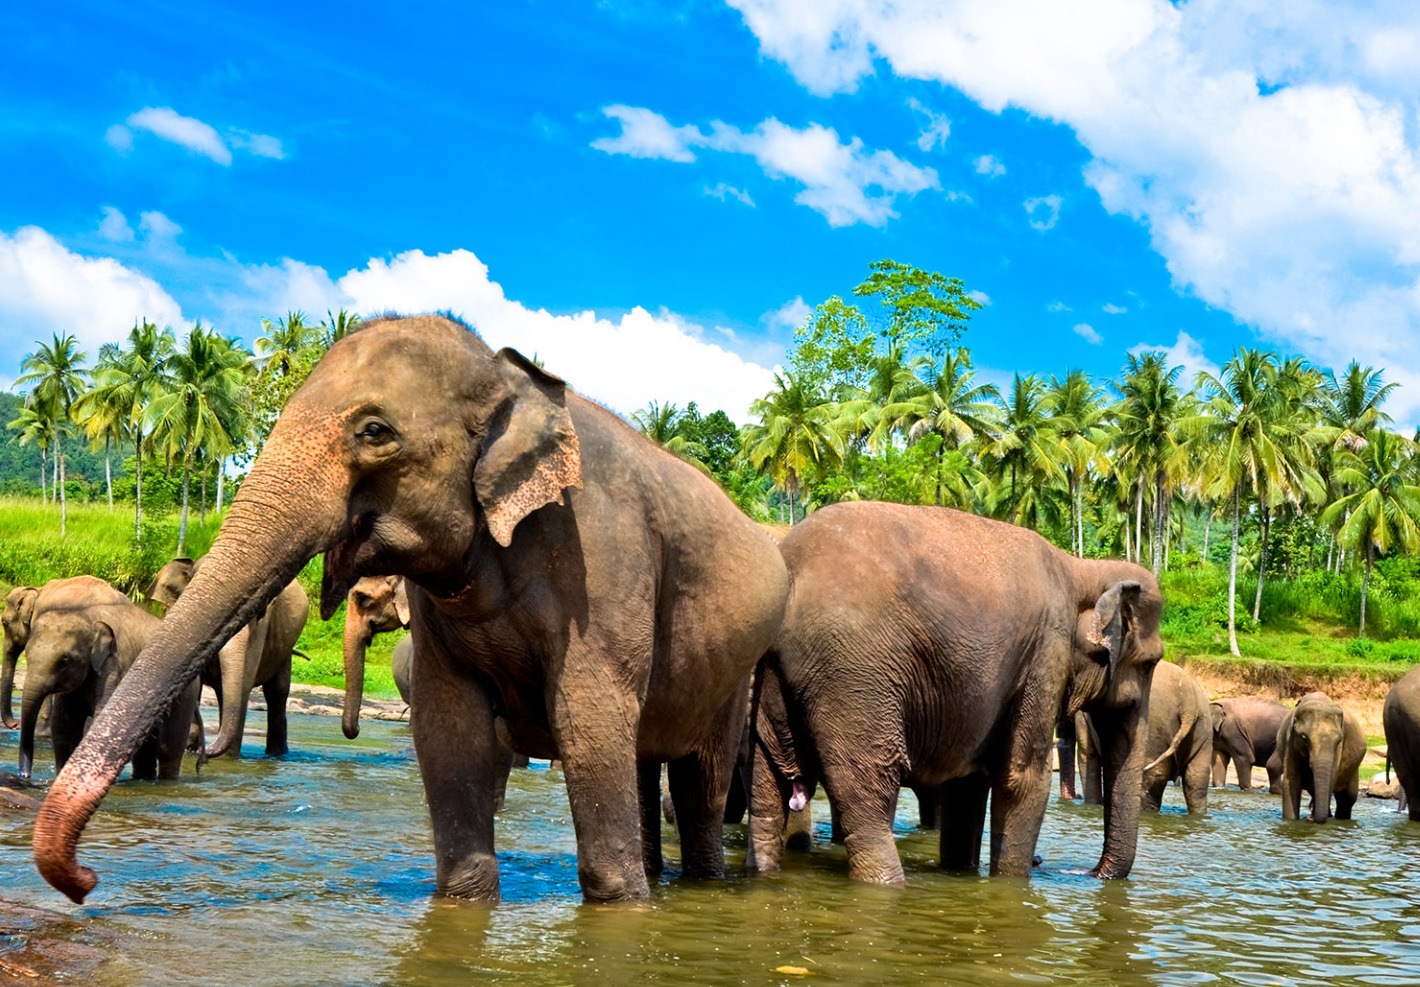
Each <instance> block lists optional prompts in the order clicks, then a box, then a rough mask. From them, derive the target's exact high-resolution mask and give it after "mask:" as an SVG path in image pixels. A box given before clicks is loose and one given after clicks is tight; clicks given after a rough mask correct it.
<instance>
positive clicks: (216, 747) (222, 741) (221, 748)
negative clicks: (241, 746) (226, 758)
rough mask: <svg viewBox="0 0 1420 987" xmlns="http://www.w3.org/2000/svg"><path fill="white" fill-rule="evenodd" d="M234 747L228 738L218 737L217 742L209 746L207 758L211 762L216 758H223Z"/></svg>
mask: <svg viewBox="0 0 1420 987" xmlns="http://www.w3.org/2000/svg"><path fill="white" fill-rule="evenodd" d="M231 747H232V741H231V739H230V738H228V737H222V736H219V737H217V739H216V740H214V741H212V743H210V744H208V745H207V750H206V756H207V758H208V759H209V760H210V759H211V758H214V757H221V756H222V755H223V754H225V753H227V751H228V750H230V749H231Z"/></svg>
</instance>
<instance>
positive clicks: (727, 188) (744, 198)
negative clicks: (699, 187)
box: [705, 182, 754, 209]
mask: <svg viewBox="0 0 1420 987" xmlns="http://www.w3.org/2000/svg"><path fill="white" fill-rule="evenodd" d="M705 194H706V195H709V196H713V197H714V198H716V199H719V200H720V201H721V202H724V201H726V200H727V199H736V200H738V201H740V202H743V203H744V204H745V205H747V206H749V207H750V208H751V209H753V208H754V200H753V199H751V198H750V196H749V193H748V192H746V191H745V190H744V189H739V188H735V187H734V186H733V185H727V184H726V183H725V182H720V183H719V184H717V185H715V186H714V187H713V188H706V189H705Z"/></svg>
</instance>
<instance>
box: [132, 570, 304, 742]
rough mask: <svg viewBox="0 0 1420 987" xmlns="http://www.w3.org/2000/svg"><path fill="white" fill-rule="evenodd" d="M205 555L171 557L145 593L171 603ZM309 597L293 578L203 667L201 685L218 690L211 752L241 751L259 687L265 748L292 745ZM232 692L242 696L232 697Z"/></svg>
mask: <svg viewBox="0 0 1420 987" xmlns="http://www.w3.org/2000/svg"><path fill="white" fill-rule="evenodd" d="M202 565H203V559H197V560H196V561H193V560H192V559H173V560H172V561H171V562H169V563H167V564H166V565H165V566H163V568H162V569H160V570H158V574H157V576H156V577H154V579H153V583H152V585H151V586H149V587H148V592H147V594H146V595H147V598H148V600H149V601H150V602H154V603H158V604H160V605H162V606H163V607H164V608H171V607H172V605H173V604H174V603H176V602H177V600H178V599H179V598H180V597H181V596H182V594H183V592H184V590H185V589H186V588H187V586H188V585H189V584H190V583H191V582H192V580H193V578H194V577H195V575H196V574H197V572H198V571H200V570H201V568H202ZM310 612H311V602H310V600H309V599H308V598H307V596H306V591H305V590H304V589H302V588H301V584H300V583H299V582H297V581H296V580H294V579H293V580H291V582H290V583H288V584H287V585H286V587H285V588H284V589H282V590H281V592H280V593H278V594H277V596H276V598H275V599H274V600H272V601H271V603H270V605H268V606H267V607H266V609H265V610H263V611H262V612H261V613H260V614H259V615H258V616H257V617H256V618H255V619H253V620H251V621H250V622H248V623H247V624H246V625H245V626H243V627H242V628H240V629H239V630H238V631H237V632H236V633H235V634H234V635H232V637H231V638H230V639H229V640H228V641H227V642H226V644H224V645H223V646H222V648H221V650H220V651H219V652H218V654H217V655H216V656H215V657H214V658H212V659H210V660H208V662H207V664H206V665H205V666H204V667H203V669H202V684H203V685H206V686H210V687H211V688H212V691H213V692H215V693H216V694H217V708H218V728H217V736H216V737H215V738H213V740H212V743H211V744H209V745H207V749H206V756H207V757H221V756H222V755H224V754H230V755H231V756H232V757H241V755H242V734H244V733H245V732H246V718H247V703H248V698H249V697H250V695H251V691H252V690H253V689H255V688H256V687H257V686H261V692H262V696H263V697H264V698H265V699H266V753H267V755H268V756H271V757H282V756H284V755H285V754H286V753H287V752H288V750H289V746H288V744H287V739H286V738H287V729H286V701H287V699H289V698H290V695H291V655H292V654H293V653H294V652H295V649H296V642H297V641H298V640H299V639H300V637H301V631H302V630H304V629H305V626H306V619H307V618H308V617H309V616H310ZM232 697H240V698H239V699H238V700H237V701H233V698H232Z"/></svg>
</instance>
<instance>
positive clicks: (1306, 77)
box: [729, 0, 1420, 411]
mask: <svg viewBox="0 0 1420 987" xmlns="http://www.w3.org/2000/svg"><path fill="white" fill-rule="evenodd" d="M729 2H730V4H731V5H732V6H734V7H736V8H737V9H739V10H740V11H741V13H742V14H743V17H744V19H745V22H746V24H747V25H748V26H749V27H750V29H751V30H752V31H753V32H754V33H755V34H756V35H757V37H758V38H759V42H760V46H761V50H762V51H763V52H764V54H766V55H767V56H769V57H773V58H776V59H779V60H780V61H782V62H784V63H785V64H786V65H787V66H788V67H789V69H790V70H791V71H792V72H793V73H794V75H795V76H796V77H797V78H798V79H799V80H800V82H802V83H803V84H804V85H805V86H807V87H808V88H809V89H811V90H813V91H814V92H816V93H820V94H828V93H832V92H838V91H847V90H851V89H853V88H854V87H855V86H856V85H857V84H858V81H859V80H860V79H862V78H863V77H865V76H868V75H871V74H873V73H874V72H875V71H876V67H877V65H878V64H883V65H886V66H887V67H889V68H890V69H891V71H892V72H894V73H896V74H897V75H898V76H901V77H904V78H909V79H914V80H928V81H935V82H939V83H941V84H943V85H946V86H950V87H952V88H954V89H956V90H959V91H960V92H962V93H964V94H965V95H966V96H968V97H969V98H971V99H974V100H975V101H976V102H978V103H979V104H980V105H982V106H983V107H985V108H986V109H988V110H990V111H992V112H1000V111H1002V110H1004V109H1005V108H1007V107H1011V108H1014V109H1017V110H1020V111H1023V112H1026V113H1029V114H1031V115H1033V116H1035V117H1038V118H1041V119H1045V120H1049V121H1052V122H1055V123H1059V124H1063V125H1064V126H1067V127H1070V128H1071V129H1072V130H1073V131H1074V133H1075V135H1076V136H1077V138H1078V139H1079V141H1080V142H1081V144H1082V145H1083V146H1084V147H1085V148H1086V149H1087V150H1088V151H1089V153H1090V154H1091V155H1092V160H1091V161H1090V163H1089V164H1088V165H1087V167H1086V169H1085V175H1084V177H1085V180H1086V182H1087V183H1088V184H1089V185H1090V186H1092V187H1093V188H1094V189H1095V190H1096V191H1097V192H1098V194H1099V196H1100V199H1101V201H1102V202H1103V204H1104V206H1105V208H1106V209H1107V210H1109V211H1110V212H1112V213H1116V214H1122V215H1127V216H1130V217H1132V218H1133V219H1135V220H1137V221H1138V222H1139V223H1141V224H1142V225H1143V226H1145V227H1146V228H1147V229H1148V231H1149V233H1150V235H1151V237H1152V243H1153V246H1154V248H1155V249H1156V250H1157V251H1158V252H1159V253H1160V254H1161V255H1162V256H1163V257H1164V259H1165V260H1166V262H1167V265H1168V269H1169V271H1170V274H1171V275H1172V277H1173V278H1174V281H1175V283H1176V284H1177V285H1178V286H1179V288H1180V289H1182V290H1187V291H1189V292H1191V293H1193V294H1195V295H1196V296H1197V297H1199V298H1200V299H1201V300H1203V301H1204V302H1206V303H1208V304H1209V305H1212V306H1214V307H1217V308H1220V309H1223V310H1225V311H1227V312H1229V313H1230V314H1232V315H1233V316H1234V317H1235V318H1237V319H1238V320H1240V321H1242V322H1244V323H1246V324H1250V325H1253V326H1256V327H1259V328H1260V329H1261V330H1262V331H1263V332H1264V334H1266V335H1268V336H1270V337H1272V338H1274V339H1276V340H1279V341H1281V342H1283V343H1284V344H1285V345H1288V346H1291V347H1296V348H1299V349H1300V350H1301V351H1303V352H1304V353H1305V354H1306V355H1307V356H1309V357H1310V358H1311V359H1313V360H1316V361H1318V362H1322V363H1326V364H1330V365H1334V366H1335V365H1341V364H1343V363H1344V362H1345V361H1346V360H1347V359H1349V358H1351V357H1353V356H1354V357H1356V358H1358V359H1361V360H1362V361H1363V362H1368V363H1372V364H1374V365H1378V366H1385V367H1387V368H1388V370H1389V372H1390V377H1391V379H1394V380H1408V381H1415V382H1420V224H1417V223H1416V222H1415V217H1416V216H1420V127H1417V126H1416V120H1417V119H1420V58H1417V57H1416V50H1417V47H1416V46H1417V43H1420V7H1417V6H1416V5H1414V4H1397V3H1388V4H1367V3H1360V2H1355V0H1352V2H1343V3H1335V4H1329V5H1328V4H1317V3H1298V4H1261V3H1245V4H1227V3H1221V2H1217V0H1196V2H1192V3H1187V4H1174V3H1170V2H1167V0H1082V2H1080V3H1074V4H1058V3H1054V2H1051V0H996V2H991V3H986V2H976V0H833V2H829V3H823V4H818V5H813V6H808V5H805V4H802V3H798V2H794V0H729ZM1411 390H1413V393H1405V392H1401V393H1398V394H1397V395H1396V402H1397V403H1399V404H1404V405H1407V409H1402V410H1403V411H1404V410H1408V409H1411V408H1413V409H1416V410H1420V389H1411Z"/></svg>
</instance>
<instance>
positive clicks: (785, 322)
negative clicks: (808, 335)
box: [759, 295, 814, 332]
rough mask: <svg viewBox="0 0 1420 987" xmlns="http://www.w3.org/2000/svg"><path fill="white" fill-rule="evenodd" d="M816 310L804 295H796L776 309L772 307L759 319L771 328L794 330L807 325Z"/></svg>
mask: <svg viewBox="0 0 1420 987" xmlns="http://www.w3.org/2000/svg"><path fill="white" fill-rule="evenodd" d="M813 314H814V310H813V308H812V307H811V306H810V305H809V303H808V302H806V301H804V296H803V295H795V296H794V297H793V298H791V299H790V300H789V301H787V302H785V303H784V304H783V305H780V306H779V307H778V308H776V309H770V310H769V311H768V312H765V313H764V314H763V315H762V316H760V317H759V321H760V322H762V323H763V324H764V325H766V326H768V327H769V328H770V329H787V330H789V331H790V332H792V331H793V330H795V329H798V328H799V327H800V326H803V325H806V324H807V323H808V321H809V319H811V318H812V317H813Z"/></svg>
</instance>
